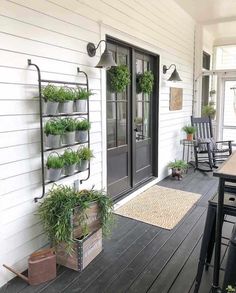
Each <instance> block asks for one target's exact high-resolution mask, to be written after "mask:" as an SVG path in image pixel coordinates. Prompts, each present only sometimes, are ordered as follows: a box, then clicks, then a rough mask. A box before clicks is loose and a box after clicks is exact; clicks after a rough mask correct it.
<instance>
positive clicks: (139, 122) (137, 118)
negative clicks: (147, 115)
mask: <svg viewBox="0 0 236 293" xmlns="http://www.w3.org/2000/svg"><path fill="white" fill-rule="evenodd" d="M134 123H135V124H142V123H143V118H142V117H136V118H135V119H134Z"/></svg>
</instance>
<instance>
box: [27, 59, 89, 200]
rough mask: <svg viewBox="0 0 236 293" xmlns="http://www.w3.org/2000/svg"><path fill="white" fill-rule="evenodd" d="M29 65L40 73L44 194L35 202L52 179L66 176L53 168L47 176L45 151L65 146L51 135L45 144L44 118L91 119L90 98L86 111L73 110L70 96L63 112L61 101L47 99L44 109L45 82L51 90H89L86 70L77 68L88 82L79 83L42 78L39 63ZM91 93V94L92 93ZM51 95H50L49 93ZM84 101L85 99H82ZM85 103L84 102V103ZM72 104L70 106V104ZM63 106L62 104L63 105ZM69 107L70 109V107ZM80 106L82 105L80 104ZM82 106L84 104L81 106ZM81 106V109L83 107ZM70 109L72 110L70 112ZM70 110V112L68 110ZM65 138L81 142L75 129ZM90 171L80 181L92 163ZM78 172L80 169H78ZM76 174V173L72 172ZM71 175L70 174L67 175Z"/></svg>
mask: <svg viewBox="0 0 236 293" xmlns="http://www.w3.org/2000/svg"><path fill="white" fill-rule="evenodd" d="M28 66H34V67H35V68H36V70H37V74H38V91H39V113H40V138H41V139H40V146H41V174H42V195H41V196H39V197H36V198H35V199H34V200H35V202H37V201H38V200H39V199H41V198H43V197H44V195H45V192H46V188H45V186H46V184H49V183H51V181H57V180H60V179H62V178H64V176H62V175H61V173H60V172H61V171H60V170H53V168H48V170H47V176H45V167H44V165H45V160H44V156H45V152H48V151H51V150H52V149H54V148H56V149H58V148H63V147H65V146H62V145H60V142H59V141H58V138H53V137H50V138H48V139H47V142H46V144H45V142H44V139H45V138H44V121H45V120H44V119H47V118H49V117H51V116H54V117H58V116H79V115H83V116H85V115H86V116H87V120H88V121H89V102H88V99H87V100H85V104H86V105H83V107H86V108H85V109H86V110H85V111H82V110H83V109H84V108H82V110H80V111H81V112H83V113H81V114H80V113H77V112H73V111H74V109H73V108H74V102H73V101H72V100H70V98H68V97H67V98H68V100H69V103H68V104H67V108H64V106H63V109H60V111H63V113H58V106H59V103H58V102H56V103H55V102H51V101H47V102H46V103H45V112H44V111H43V103H44V100H43V99H44V97H43V87H44V86H43V85H44V84H48V85H52V86H51V88H50V90H52V91H53V87H55V85H58V86H65V85H67V86H69V87H70V88H71V90H72V91H74V90H75V89H78V88H83V89H84V92H89V84H88V76H87V74H86V73H85V72H84V71H81V70H80V69H79V68H77V74H82V75H83V76H84V78H85V80H86V82H83V83H79V82H67V81H62V80H60V81H57V80H48V79H42V78H41V71H40V68H39V66H38V65H37V64H34V63H32V62H31V60H30V59H28ZM53 94H54V95H53V96H52V95H51V98H52V100H53V98H57V97H56V95H55V91H54V93H53ZM90 95H91V94H90ZM48 96H49V95H48ZM82 102H84V101H82ZM82 104H84V103H82ZM69 105H70V106H69ZM61 107H62V106H61ZM68 107H69V109H68ZM79 107H80V106H79ZM81 107H82V106H81ZM81 107H80V109H81ZM69 110H70V112H69ZM67 111H68V112H67ZM63 138H64V143H65V144H69V145H77V144H79V142H75V131H74V132H72V133H69V132H68V133H67V134H66V135H64V136H63ZM87 145H88V148H90V136H89V135H88V139H87ZM45 146H47V147H48V148H46V149H45ZM66 171H68V173H67V174H72V170H71V169H70V170H69V169H68V170H66ZM87 171H88V175H87V177H86V178H84V179H82V180H80V183H81V184H82V182H83V181H86V180H88V179H89V177H90V164H89V165H88V168H87ZM77 172H78V171H77ZM72 175H74V173H73V174H72ZM67 176H69V175H67ZM47 179H48V180H50V181H49V182H47Z"/></svg>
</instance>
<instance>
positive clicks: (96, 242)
mask: <svg viewBox="0 0 236 293" xmlns="http://www.w3.org/2000/svg"><path fill="white" fill-rule="evenodd" d="M101 251H102V229H99V230H98V231H96V232H93V233H92V234H89V235H88V236H87V237H85V238H83V239H82V240H80V239H74V244H73V251H72V252H71V254H69V253H67V252H66V247H65V244H63V243H61V244H59V245H57V247H56V256H57V263H58V264H60V265H63V266H65V267H67V268H70V269H72V270H75V271H79V272H81V271H82V270H83V269H84V268H85V267H86V266H87V265H88V264H89V263H90V262H91V261H92V260H93V259H94V258H95V257H96V256H97V255H98V254H99V253H100V252H101Z"/></svg>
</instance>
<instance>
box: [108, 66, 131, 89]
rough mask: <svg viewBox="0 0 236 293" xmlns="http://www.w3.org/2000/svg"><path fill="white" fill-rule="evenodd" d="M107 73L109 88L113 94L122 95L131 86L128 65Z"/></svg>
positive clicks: (114, 68) (113, 68) (112, 69)
mask: <svg viewBox="0 0 236 293" xmlns="http://www.w3.org/2000/svg"><path fill="white" fill-rule="evenodd" d="M107 73H108V86H109V90H110V91H111V92H115V93H122V92H123V91H125V89H126V87H127V86H128V85H129V84H130V72H129V69H128V67H127V66H126V65H118V66H116V67H112V68H111V69H110V70H109V71H108V72H107Z"/></svg>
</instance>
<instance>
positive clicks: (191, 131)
mask: <svg viewBox="0 0 236 293" xmlns="http://www.w3.org/2000/svg"><path fill="white" fill-rule="evenodd" d="M182 129H183V131H184V132H185V133H186V134H187V140H189V141H192V140H193V135H194V133H195V132H196V129H195V127H193V126H191V125H185V126H184V127H183V128H182Z"/></svg>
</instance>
